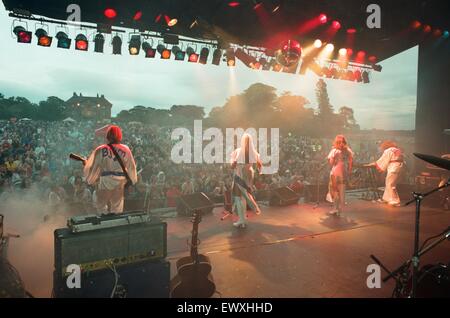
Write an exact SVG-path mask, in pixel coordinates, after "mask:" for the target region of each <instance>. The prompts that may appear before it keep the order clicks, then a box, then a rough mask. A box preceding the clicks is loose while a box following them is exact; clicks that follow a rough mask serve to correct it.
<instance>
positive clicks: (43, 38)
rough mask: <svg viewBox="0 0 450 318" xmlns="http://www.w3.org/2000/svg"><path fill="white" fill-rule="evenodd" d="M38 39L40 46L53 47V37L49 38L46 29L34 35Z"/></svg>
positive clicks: (38, 30)
mask: <svg viewBox="0 0 450 318" xmlns="http://www.w3.org/2000/svg"><path fill="white" fill-rule="evenodd" d="M34 35H36V37H37V39H38V45H39V46H47V47H48V46H50V45H52V40H53V38H52V37H51V36H48V34H47V31H45V30H44V29H37V30H36V32H35V33H34Z"/></svg>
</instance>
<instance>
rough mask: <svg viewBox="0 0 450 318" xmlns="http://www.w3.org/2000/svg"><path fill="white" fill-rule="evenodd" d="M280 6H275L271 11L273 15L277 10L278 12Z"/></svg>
mask: <svg viewBox="0 0 450 318" xmlns="http://www.w3.org/2000/svg"><path fill="white" fill-rule="evenodd" d="M280 7H281V6H280V5H279V4H278V5H276V6H275V7H274V8H273V9H272V13H275V12H277V11H278V10H280Z"/></svg>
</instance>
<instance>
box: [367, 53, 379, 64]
mask: <svg viewBox="0 0 450 318" xmlns="http://www.w3.org/2000/svg"><path fill="white" fill-rule="evenodd" d="M368 60H369V62H370V63H372V64H375V63H376V62H377V57H376V56H375V55H371V56H369V58H368Z"/></svg>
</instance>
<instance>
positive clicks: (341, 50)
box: [339, 48, 347, 57]
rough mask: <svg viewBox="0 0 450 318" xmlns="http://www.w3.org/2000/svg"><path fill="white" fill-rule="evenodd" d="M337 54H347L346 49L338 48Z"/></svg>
mask: <svg viewBox="0 0 450 318" xmlns="http://www.w3.org/2000/svg"><path fill="white" fill-rule="evenodd" d="M339 55H340V56H342V57H343V56H347V49H346V48H342V49H340V50H339Z"/></svg>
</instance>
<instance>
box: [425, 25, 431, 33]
mask: <svg viewBox="0 0 450 318" xmlns="http://www.w3.org/2000/svg"><path fill="white" fill-rule="evenodd" d="M423 31H424V32H425V33H430V32H431V26H429V25H424V27H423Z"/></svg>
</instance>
